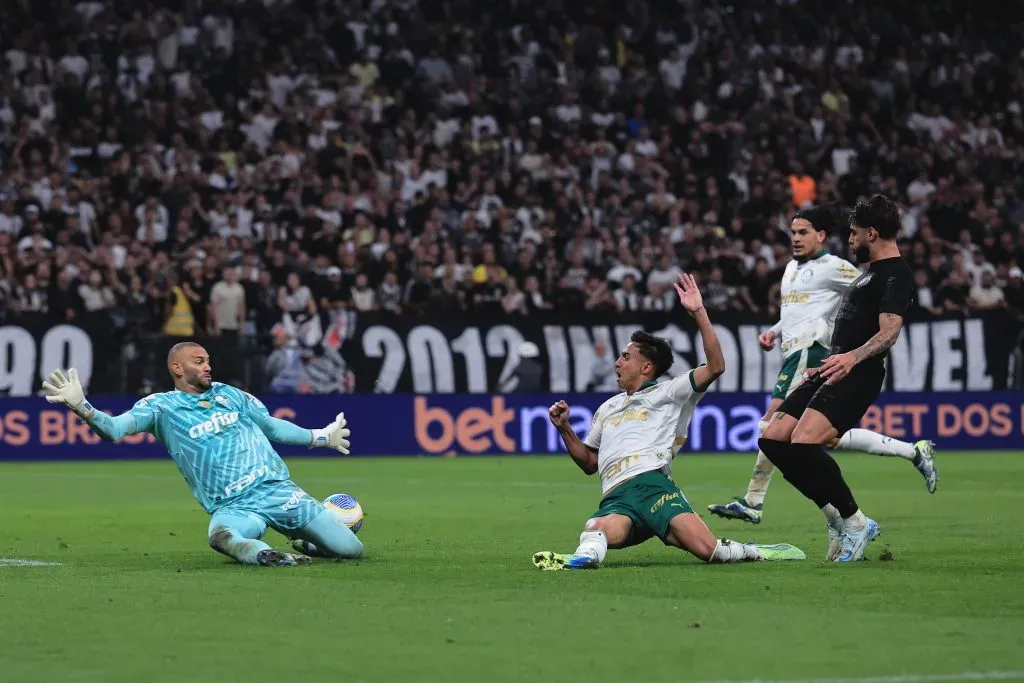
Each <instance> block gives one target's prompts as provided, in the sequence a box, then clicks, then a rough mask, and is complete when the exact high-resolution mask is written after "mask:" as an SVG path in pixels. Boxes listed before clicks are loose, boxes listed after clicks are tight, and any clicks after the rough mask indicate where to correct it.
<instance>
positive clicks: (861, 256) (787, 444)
mask: <svg viewBox="0 0 1024 683" xmlns="http://www.w3.org/2000/svg"><path fill="white" fill-rule="evenodd" d="M899 230H900V215H899V209H898V208H897V207H896V204H895V203H894V202H892V201H890V200H889V199H888V198H887V197H885V196H883V195H875V196H873V197H871V199H868V200H866V201H862V202H859V203H858V204H857V206H856V208H855V209H854V211H853V215H852V216H851V217H850V247H851V248H852V249H853V251H854V254H855V256H856V259H857V262H858V263H869V264H870V266H869V268H868V270H867V271H866V272H864V273H863V274H862V275H861V276H860V277H859V278H857V279H856V280H854V281H853V284H851V285H850V287H849V288H848V289H847V290H846V294H845V296H844V298H843V303H842V305H841V306H840V308H839V313H838V316H837V318H836V326H835V331H834V332H833V333H832V348H831V351H830V354H829V356H828V357H827V358H826V359H825V360H824V362H823V363H822V364H821V366H820V367H818V368H816V369H814V370H811V371H809V372H808V373H807V377H808V379H807V380H806V381H805V382H804V383H803V384H801V385H800V387H799V388H797V389H796V390H794V391H793V393H792V394H790V395H789V397H788V398H787V399H786V400H785V401H784V402H783V403H782V405H781V406H780V407H779V409H778V411H777V412H776V413H775V415H774V416H773V418H772V421H771V422H770V423H769V425H768V427H767V428H766V429H765V430H764V432H763V433H762V435H761V438H760V440H759V441H758V445H759V446H760V447H761V452H762V453H764V454H765V455H766V456H767V457H768V459H769V460H771V461H772V463H773V464H774V465H775V467H777V468H778V469H779V471H780V472H782V474H783V476H784V477H785V478H786V480H787V481H789V482H790V483H791V484H792V485H793V486H795V487H796V488H797V490H799V491H800V493H802V494H804V495H805V496H807V497H808V498H810V499H811V500H813V501H814V503H815V504H816V505H817V506H818V507H819V508H821V511H822V512H823V513H824V514H825V518H826V519H827V520H828V531H829V548H828V553H827V555H826V557H827V559H828V560H830V561H835V562H853V561H855V560H859V559H861V557H863V555H864V550H865V548H867V545H868V543H869V542H871V541H873V540H874V539H875V538H877V537H878V534H879V527H878V524H877V523H876V522H875V521H874V520H872V519H869V518H867V517H865V516H864V513H862V512H861V511H860V508H859V507H858V506H857V501H856V500H854V497H853V493H852V492H851V491H850V487H849V486H847V485H846V481H845V480H844V479H843V473H842V471H841V470H840V469H839V464H838V463H836V461H835V460H833V459H832V456H831V455H829V454H828V452H827V451H826V450H825V449H824V448H823V446H824V445H825V444H828V443H830V442H832V440H834V439H836V438H838V437H840V436H842V435H843V433H845V432H846V431H847V430H849V429H851V428H852V427H854V426H856V424H857V423H858V422H860V419H861V418H862V417H863V416H864V413H865V412H866V411H867V409H868V407H869V406H870V405H871V404H872V403H874V402H875V399H877V398H878V394H879V392H880V391H881V390H882V382H883V381H884V379H885V356H886V353H887V352H888V350H889V347H891V346H892V345H893V344H895V343H896V340H897V339H898V338H899V336H900V329H901V328H902V327H903V316H904V315H905V314H906V311H907V309H908V308H909V307H910V303H911V300H912V298H913V294H914V275H913V273H912V272H911V270H910V267H909V266H908V265H907V263H906V262H905V261H904V260H903V258H902V257H901V256H900V250H899V248H898V247H897V246H896V235H897V234H898V233H899Z"/></svg>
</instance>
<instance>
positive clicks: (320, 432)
mask: <svg viewBox="0 0 1024 683" xmlns="http://www.w3.org/2000/svg"><path fill="white" fill-rule="evenodd" d="M351 433H352V432H351V431H349V429H348V421H347V420H346V419H345V413H338V416H337V417H336V418H334V422H332V423H331V424H329V425H327V426H326V427H324V428H323V429H314V430H313V440H312V442H311V443H310V447H312V448H315V447H317V446H320V447H324V448H333V449H334V450H336V451H338V452H339V453H344V454H345V455H348V448H349V446H350V445H351V444H349V441H348V437H349V435H350V434H351Z"/></svg>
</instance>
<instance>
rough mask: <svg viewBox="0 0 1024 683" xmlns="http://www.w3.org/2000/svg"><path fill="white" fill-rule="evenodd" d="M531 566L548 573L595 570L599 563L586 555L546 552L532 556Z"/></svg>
mask: <svg viewBox="0 0 1024 683" xmlns="http://www.w3.org/2000/svg"><path fill="white" fill-rule="evenodd" d="M533 566H534V567H536V568H537V569H540V570H542V571H546V572H549V571H558V570H560V569H597V568H598V567H600V566H601V563H600V562H598V561H597V560H596V559H595V558H593V557H587V556H586V555H562V554H560V553H553V552H551V551H546V552H542V553H534V554H533Z"/></svg>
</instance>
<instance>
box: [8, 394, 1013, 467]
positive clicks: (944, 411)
mask: <svg viewBox="0 0 1024 683" xmlns="http://www.w3.org/2000/svg"><path fill="white" fill-rule="evenodd" d="M260 398H261V400H262V401H263V402H264V403H265V404H266V406H267V408H268V409H269V410H270V412H271V414H272V415H275V416H276V417H280V418H283V419H286V420H291V421H293V422H296V423H297V424H299V425H302V426H304V427H310V428H314V427H323V426H324V425H326V424H328V423H329V422H331V421H332V420H333V419H334V416H335V414H336V413H337V412H338V411H339V410H343V411H345V414H346V416H347V417H348V421H349V424H350V426H351V429H352V453H353V455H355V456H408V455H422V456H451V455H457V456H469V455H514V454H561V453H564V452H565V449H564V447H563V446H562V443H561V439H559V437H558V433H557V432H556V431H555V429H554V427H553V426H552V425H551V423H550V422H549V421H548V417H547V410H548V407H549V406H550V405H551V404H552V403H553V402H555V401H557V400H561V399H565V400H566V401H567V402H568V403H569V404H570V406H571V413H570V416H571V417H570V420H571V422H570V423H571V424H572V426H573V428H574V429H575V430H576V432H577V433H579V434H580V435H581V436H583V435H585V434H586V431H587V430H588V429H589V427H590V422H591V419H592V418H593V415H594V411H595V410H596V409H597V408H598V406H600V404H601V403H602V402H603V401H604V400H605V399H607V398H608V395H607V394H509V395H494V394H433V395H410V394H403V395H388V394H373V395H367V396H346V395H335V396H274V395H266V396H261V397H260ZM135 400H137V399H136V398H135V397H114V396H102V397H100V396H98V397H95V398H94V399H93V403H94V405H95V406H96V407H97V408H98V409H100V410H105V411H107V412H110V413H113V414H117V413H120V412H123V411H125V410H128V409H130V408H131V407H132V405H133V404H134V402H135ZM767 401H768V398H767V396H766V395H764V394H757V393H721V392H718V393H714V392H709V393H708V395H707V396H705V397H704V399H703V400H702V401H701V403H700V405H699V406H698V408H697V412H696V414H695V415H694V419H693V422H692V423H691V425H690V432H689V435H688V438H687V441H686V443H685V444H684V445H683V447H682V449H681V451H680V453H681V454H682V455H685V454H686V453H724V452H736V451H753V450H755V449H756V443H757V423H758V419H759V418H760V417H761V415H762V413H763V412H764V409H765V406H766V405H767ZM861 426H862V427H865V428H867V429H872V430H875V431H880V432H882V433H884V434H886V435H888V436H891V437H895V438H898V439H904V440H908V441H916V440H918V439H923V438H928V439H932V440H934V441H935V442H936V443H937V444H938V447H939V448H942V449H955V450H971V451H979V450H1003V449H1021V448H1024V393H1022V392H1012V391H1001V392H1000V391H995V392H992V391H988V392H969V391H962V392H927V393H913V392H900V393H895V392H890V393H886V394H883V395H882V396H881V397H880V398H879V400H878V401H877V402H876V404H875V405H874V406H872V407H871V408H870V409H869V410H868V413H867V414H866V415H865V416H864V419H863V420H862V421H861ZM225 428H227V429H230V428H231V426H230V425H228V426H227V427H225ZM279 450H280V452H281V453H282V455H285V456H288V455H326V454H327V452H325V451H305V450H303V449H301V448H295V447H289V446H284V447H281V448H280V449H279ZM161 457H167V456H166V453H165V452H164V450H163V448H162V447H161V446H160V444H158V443H157V442H156V439H155V438H154V437H153V436H151V435H149V434H138V435H135V436H132V437H128V438H126V439H124V440H123V441H122V442H120V443H110V442H106V441H102V440H101V439H100V438H99V437H98V436H96V435H95V434H93V433H92V431H91V430H90V429H89V428H88V426H87V425H85V424H84V423H83V422H82V421H81V420H80V419H79V418H78V417H77V416H75V415H73V414H72V413H69V412H68V411H67V410H64V409H60V408H57V407H55V406H52V405H50V404H49V403H46V402H45V401H44V400H43V399H42V398H38V397H30V398H29V397H26V398H0V461H2V460H22V461H43V460H92V459H96V460H100V459H138V458H161Z"/></svg>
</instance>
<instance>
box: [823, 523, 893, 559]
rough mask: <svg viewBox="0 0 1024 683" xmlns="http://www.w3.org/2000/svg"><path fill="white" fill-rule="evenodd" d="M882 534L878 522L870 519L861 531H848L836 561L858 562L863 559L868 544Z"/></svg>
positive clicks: (844, 534) (845, 533) (844, 535)
mask: <svg viewBox="0 0 1024 683" xmlns="http://www.w3.org/2000/svg"><path fill="white" fill-rule="evenodd" d="M881 533H882V530H881V529H880V528H879V526H878V522H876V521H875V520H873V519H870V518H869V519H868V520H867V523H866V524H865V525H864V526H863V527H861V528H860V529H847V530H846V531H845V532H844V533H843V539H842V548H841V549H840V551H839V556H838V557H837V558H836V559H835V561H836V562H856V561H857V560H859V559H861V558H863V557H864V551H865V550H867V548H868V543H870V542H871V541H873V540H875V539H876V538H878V536H879V535H880V534H881Z"/></svg>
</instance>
